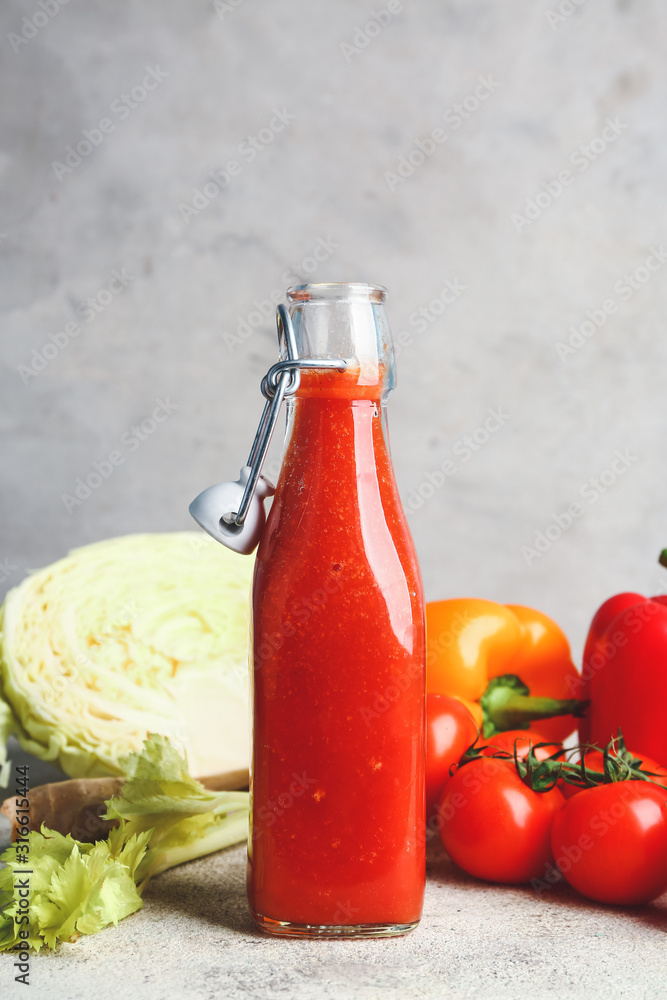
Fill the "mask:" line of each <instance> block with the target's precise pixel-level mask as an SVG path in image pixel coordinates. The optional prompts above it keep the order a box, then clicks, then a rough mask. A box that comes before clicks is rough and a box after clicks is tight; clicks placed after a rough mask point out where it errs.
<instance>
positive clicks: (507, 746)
mask: <svg viewBox="0 0 667 1000" xmlns="http://www.w3.org/2000/svg"><path fill="white" fill-rule="evenodd" d="M515 741H516V749H517V755H518V757H519V760H522V759H523V758H524V757H527V756H528V750H529V748H530V746H531V744H532V745H533V746H534V745H535V744H536V743H546V742H548V741H547V740H546V739H545V738H544V736H541V735H540V734H539V733H536V732H534V731H533V730H532V729H508V730H506V732H504V733H498V734H497V735H496V736H489V738H488V739H485V740H484V743H486V744H488V747H489V749H488V750H482V756H484V757H491V756H493V754H494V753H495V751H496V750H505V751H506V752H507V753H511V754H513V753H514V743H515ZM562 749H563V747H562V744H561V743H549V746H548V747H540V748H539V750H536V751H535V756H536V757H537V759H538V760H545V758H546V757H550V756H551V754H554V753H556V751H557V750H562Z"/></svg>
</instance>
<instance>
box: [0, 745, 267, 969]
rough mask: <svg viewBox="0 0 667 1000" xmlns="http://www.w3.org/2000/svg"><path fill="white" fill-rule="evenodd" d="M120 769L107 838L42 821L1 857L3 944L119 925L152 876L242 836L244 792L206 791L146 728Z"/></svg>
mask: <svg viewBox="0 0 667 1000" xmlns="http://www.w3.org/2000/svg"><path fill="white" fill-rule="evenodd" d="M121 767H122V769H123V772H124V773H125V775H126V781H125V784H124V785H123V786H122V788H121V791H120V794H119V795H118V796H116V797H114V798H113V799H110V800H109V802H107V818H110V819H115V820H116V821H117V825H116V826H115V827H114V828H113V829H112V830H111V832H110V834H109V836H108V837H107V839H106V840H103V841H99V842H98V843H96V844H85V843H81V842H79V841H77V840H74V839H73V838H72V837H71V836H69V835H68V836H66V837H65V836H63V835H62V834H60V833H56V832H55V831H54V830H49V829H48V828H47V827H42V831H41V833H37V832H32V833H30V834H29V836H28V837H27V838H26V839H27V845H26V844H25V842H21V841H20V840H19V841H17V842H16V843H15V844H13V845H12V846H11V847H9V848H8V849H7V850H6V851H5V852H4V854H3V855H2V857H0V861H2V862H4V864H5V866H6V867H5V868H2V869H0V907H2V911H1V912H0V951H10V950H14V951H16V950H19V949H20V948H22V947H23V948H31V949H34V950H36V951H39V950H40V949H41V948H42V947H43V946H44V945H46V946H48V947H49V948H55V947H56V945H57V944H58V943H59V942H62V941H75V940H76V939H77V938H78V937H80V936H81V935H82V934H94V933H95V932H96V931H99V930H102V929H103V928H104V927H107V926H108V925H109V924H117V923H118V921H119V920H122V919H123V918H124V917H127V916H129V915H130V914H131V913H134V912H135V911H136V910H139V909H140V908H141V907H142V905H143V900H142V892H143V890H144V889H145V887H146V885H147V883H148V881H149V879H150V878H151V877H152V876H153V875H157V874H159V873H160V872H163V871H165V870H166V869H167V868H172V867H173V866H174V865H178V864H181V863H182V862H184V861H191V860H193V859H194V858H198V857H201V856H202V855H204V854H209V853H211V852H213V851H218V850H221V849H222V848H224V847H228V846H230V845H231V844H235V843H238V842H239V841H242V840H245V839H246V837H247V835H248V813H249V796H248V793H247V792H209V791H207V790H206V789H205V788H204V787H203V785H201V784H200V783H199V782H198V781H195V780H194V779H193V778H192V777H191V776H190V774H189V772H188V769H187V764H186V761H185V758H183V757H181V756H180V755H179V754H178V752H177V751H176V750H175V749H174V748H173V747H172V746H171V745H170V743H169V741H168V740H167V739H165V738H164V737H162V736H158V735H151V736H150V738H149V739H148V740H146V742H145V744H144V748H143V750H142V751H141V753H132V754H130V755H128V757H127V758H125V759H123V760H122V761H121ZM26 847H27V849H26ZM26 890H27V892H26Z"/></svg>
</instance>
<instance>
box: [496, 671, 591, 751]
mask: <svg viewBox="0 0 667 1000" xmlns="http://www.w3.org/2000/svg"><path fill="white" fill-rule="evenodd" d="M480 705H481V706H482V712H483V715H484V721H483V724H482V733H483V735H484V737H485V738H488V737H489V736H495V735H496V733H502V732H504V731H505V730H506V729H525V728H527V726H529V725H530V723H531V722H533V721H534V720H535V719H553V718H554V716H557V715H574V716H576V717H580V716H582V715H583V714H584V712H585V711H586V708H587V707H588V702H587V701H578V700H577V699H576V698H537V697H532V696H531V694H530V689H529V688H528V687H527V686H526V685H525V684H524V683H523V681H522V680H521V678H519V677H517V676H516V675H515V674H504V675H503V676H502V677H494V678H493V679H492V680H491V681H489V684H488V686H487V689H486V691H485V692H484V694H483V695H482V697H481V698H480Z"/></svg>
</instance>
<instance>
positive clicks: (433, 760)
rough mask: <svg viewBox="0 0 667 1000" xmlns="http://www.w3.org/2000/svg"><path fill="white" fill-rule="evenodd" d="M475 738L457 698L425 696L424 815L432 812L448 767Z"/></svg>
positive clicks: (473, 725)
mask: <svg viewBox="0 0 667 1000" xmlns="http://www.w3.org/2000/svg"><path fill="white" fill-rule="evenodd" d="M476 738H477V725H476V723H475V720H474V719H473V717H472V715H471V714H470V712H469V711H468V709H467V708H466V707H465V705H463V704H462V703H461V702H460V701H459V700H458V698H448V697H447V695H444V694H427V695H426V817H427V819H428V817H429V816H431V815H432V813H433V811H434V810H435V806H436V803H437V801H438V797H439V795H440V792H441V791H442V789H443V786H444V784H445V782H446V781H448V780H449V769H450V767H451V766H452V764H458V762H459V760H460V758H461V756H462V755H463V754H464V753H465V751H466V750H467V749H468V747H469V746H470V745H471V744H472V743H474V742H475V739H476Z"/></svg>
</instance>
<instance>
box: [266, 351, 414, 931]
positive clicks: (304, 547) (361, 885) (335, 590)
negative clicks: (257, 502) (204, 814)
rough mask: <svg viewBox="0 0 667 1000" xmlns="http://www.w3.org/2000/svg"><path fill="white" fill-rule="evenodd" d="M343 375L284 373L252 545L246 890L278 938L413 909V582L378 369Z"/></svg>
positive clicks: (404, 915) (398, 920) (390, 917)
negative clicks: (287, 387)
mask: <svg viewBox="0 0 667 1000" xmlns="http://www.w3.org/2000/svg"><path fill="white" fill-rule="evenodd" d="M359 381H360V373H359V369H358V368H357V369H356V370H348V371H347V372H345V373H340V372H335V371H334V372H313V371H310V372H308V371H304V372H303V373H302V376H301V386H300V388H299V390H298V391H297V394H296V397H295V399H294V401H293V403H291V405H292V406H293V413H292V421H293V422H292V431H291V435H290V439H289V444H288V446H287V450H286V454H285V458H284V462H283V468H282V472H281V476H280V480H279V482H278V486H277V490H276V495H275V498H274V502H273V506H272V508H271V511H270V514H269V518H268V522H267V527H266V531H265V534H264V536H263V538H262V541H261V543H260V547H259V551H258V554H257V563H256V569H255V581H254V589H253V609H252V610H253V631H254V636H253V706H254V708H253V715H254V732H253V760H252V782H251V790H252V810H251V836H250V841H249V849H248V854H249V864H248V897H249V901H250V906H251V909H252V911H253V915H254V917H255V919H256V920H257V922H258V923H260V925H261V926H263V927H264V928H265V929H267V930H276V931H278V932H280V926H283V927H284V926H285V925H293V926H294V927H302V928H305V927H306V926H307V927H310V928H313V927H318V928H323V927H329V928H335V927H336V928H340V929H341V933H345V928H346V927H347V928H352V927H361V926H364V927H371V926H373V925H374V926H376V927H380V926H383V925H384V926H389V925H396V926H397V927H398V926H399V925H400V926H404V925H410V924H414V923H415V922H416V921H418V919H419V917H420V914H421V909H422V901H423V893H424V871H425V859H424V848H425V844H424V669H425V668H424V663H425V651H424V645H425V643H424V610H423V595H422V586H421V579H420V574H419V568H418V564H417V559H416V556H415V552H414V548H413V544H412V540H411V537H410V533H409V530H408V527H407V524H406V521H405V516H404V514H403V510H402V507H401V503H400V500H399V496H398V491H397V487H396V483H395V479H394V472H393V467H392V464H391V458H390V455H389V450H388V446H387V442H386V438H385V433H384V429H383V420H382V404H381V398H380V397H381V386H380V384H379V382H380V379H378V384H374V385H360V384H358V383H359ZM279 925H280V926H279ZM288 932H290V931H288ZM292 932H293V931H292ZM388 932H390V931H388ZM360 933H363V930H362V931H361V932H360Z"/></svg>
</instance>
